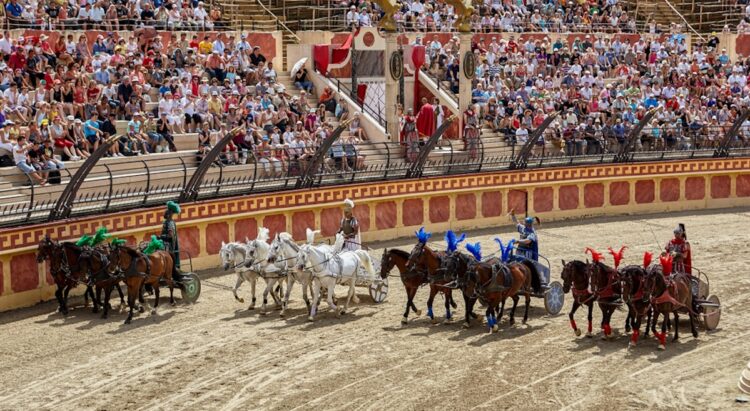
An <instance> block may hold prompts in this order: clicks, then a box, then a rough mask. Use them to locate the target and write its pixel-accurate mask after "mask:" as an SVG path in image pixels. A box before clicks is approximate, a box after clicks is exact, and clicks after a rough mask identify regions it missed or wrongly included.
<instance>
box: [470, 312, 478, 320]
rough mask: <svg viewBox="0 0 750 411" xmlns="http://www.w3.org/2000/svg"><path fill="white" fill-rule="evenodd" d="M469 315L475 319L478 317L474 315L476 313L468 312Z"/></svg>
mask: <svg viewBox="0 0 750 411" xmlns="http://www.w3.org/2000/svg"><path fill="white" fill-rule="evenodd" d="M469 317H471V318H473V319H475V320H476V319H477V318H478V316H477V315H476V313H469Z"/></svg>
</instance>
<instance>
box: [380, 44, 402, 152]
mask: <svg viewBox="0 0 750 411" xmlns="http://www.w3.org/2000/svg"><path fill="white" fill-rule="evenodd" d="M385 59H386V60H385V62H386V69H385V71H386V72H385V106H384V107H385V120H386V121H387V122H388V129H387V130H386V132H387V133H388V134H390V136H391V141H398V139H399V135H398V134H399V129H398V123H399V118H398V116H397V114H396V107H397V105H398V93H399V80H400V79H401V77H403V75H404V60H403V55H402V54H401V50H400V49H399V45H398V33H391V32H387V33H385Z"/></svg>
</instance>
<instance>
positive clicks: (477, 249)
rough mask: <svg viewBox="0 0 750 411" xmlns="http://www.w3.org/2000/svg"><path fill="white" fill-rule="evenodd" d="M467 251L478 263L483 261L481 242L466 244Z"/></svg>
mask: <svg viewBox="0 0 750 411" xmlns="http://www.w3.org/2000/svg"><path fill="white" fill-rule="evenodd" d="M466 250H468V251H469V252H470V253H471V255H473V256H474V258H476V259H477V261H482V245H481V244H479V242H476V243H474V244H471V243H469V244H466Z"/></svg>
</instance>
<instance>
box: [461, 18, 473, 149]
mask: <svg viewBox="0 0 750 411" xmlns="http://www.w3.org/2000/svg"><path fill="white" fill-rule="evenodd" d="M471 38H472V33H460V34H459V40H460V47H459V50H460V52H461V66H460V67H461V69H460V70H459V73H458V113H459V119H460V121H459V123H458V126H459V135H460V136H463V129H464V124H463V112H464V111H466V109H467V108H468V107H469V104H471V82H472V80H473V79H474V69H475V68H476V62H475V61H474V53H472V51H471Z"/></svg>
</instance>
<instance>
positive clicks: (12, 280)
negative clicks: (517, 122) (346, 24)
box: [0, 158, 750, 310]
mask: <svg viewBox="0 0 750 411" xmlns="http://www.w3.org/2000/svg"><path fill="white" fill-rule="evenodd" d="M345 198H352V199H353V200H354V201H355V202H356V203H357V206H356V208H355V215H356V216H357V218H358V219H359V221H360V224H361V229H362V239H363V241H364V242H370V241H375V240H387V239H393V238H398V237H404V236H411V235H413V232H414V231H415V230H416V229H418V228H419V227H420V226H426V227H427V228H429V230H431V231H435V232H439V231H443V230H447V229H449V228H452V229H456V230H468V229H473V228H479V227H482V228H486V227H492V226H500V225H504V224H509V221H508V217H507V214H508V212H509V211H510V210H515V212H516V213H518V214H522V213H524V212H525V211H526V207H527V205H528V208H529V210H528V211H529V214H531V215H537V216H539V217H540V218H541V219H543V220H560V219H566V218H573V217H586V216H595V215H622V214H643V213H655V212H664V211H678V210H701V209H707V208H721V207H733V206H746V205H749V204H750V159H747V158H742V159H707V160H687V161H673V162H654V163H636V164H612V165H609V164H608V165H604V164H603V165H596V166H588V167H572V168H554V169H539V170H528V171H503V172H493V173H481V174H471V175H460V176H452V177H439V178H425V179H420V180H400V181H391V182H380V183H368V184H354V185H344V186H337V187H326V188H319V189H313V190H298V191H287V192H281V193H271V194H258V195H247V196H241V197H235V198H230V199H219V200H212V201H204V202H200V203H192V204H185V205H183V212H182V214H180V216H179V218H178V219H177V222H178V227H179V235H180V246H181V248H182V250H183V253H184V254H183V258H187V255H188V253H189V255H190V256H192V263H193V268H194V269H195V270H198V269H205V268H211V267H217V266H218V256H217V254H218V251H219V248H220V246H221V242H222V241H235V240H242V241H244V239H245V238H246V237H248V238H254V237H255V235H256V233H257V228H258V227H259V226H265V227H268V228H269V229H270V230H271V234H275V233H277V232H280V231H288V232H290V233H292V235H293V236H294V238H295V239H296V240H303V239H304V236H305V229H306V228H307V227H316V228H319V229H321V230H322V233H323V235H324V236H332V235H333V234H334V233H335V232H336V230H337V228H338V225H339V221H340V218H341V216H342V213H341V203H342V201H343V200H344V199H345ZM162 213H163V208H161V207H158V208H149V209H140V210H133V211H128V212H122V213H116V214H110V215H100V216H91V217H87V218H80V219H71V220H67V221H60V222H55V223H50V224H44V225H36V226H30V227H22V228H12V229H4V230H0V310H8V309H12V308H17V307H22V306H28V305H32V304H35V303H38V302H39V301H45V300H49V299H51V298H53V287H52V284H53V282H52V279H51V277H50V276H49V274H48V268H47V266H46V263H43V264H37V262H36V259H35V252H36V247H37V245H38V243H39V241H40V239H41V238H42V237H43V236H44V235H45V234H49V235H50V236H51V237H52V238H54V239H59V240H72V239H77V238H79V237H80V236H81V235H83V234H86V233H92V232H93V231H94V230H96V228H97V227H99V226H106V227H108V228H109V229H110V231H112V232H115V233H116V234H117V235H118V236H120V237H121V238H125V239H127V240H128V241H129V242H131V243H135V242H136V241H143V240H145V239H148V238H149V237H150V236H151V234H154V233H157V232H159V231H160V227H161V216H162ZM186 263H187V261H183V264H186ZM185 266H186V265H183V267H185Z"/></svg>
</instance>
